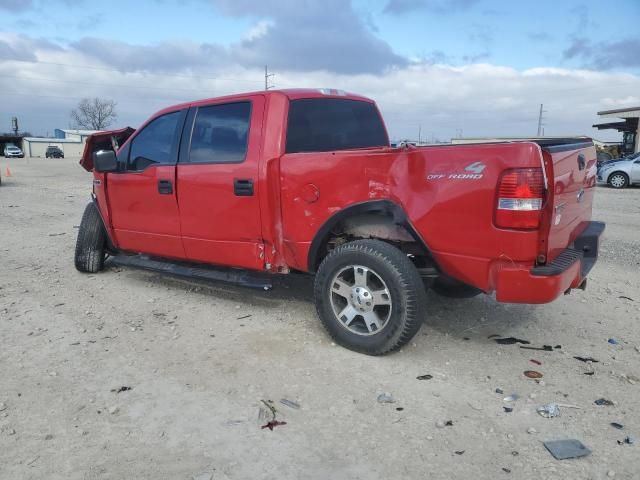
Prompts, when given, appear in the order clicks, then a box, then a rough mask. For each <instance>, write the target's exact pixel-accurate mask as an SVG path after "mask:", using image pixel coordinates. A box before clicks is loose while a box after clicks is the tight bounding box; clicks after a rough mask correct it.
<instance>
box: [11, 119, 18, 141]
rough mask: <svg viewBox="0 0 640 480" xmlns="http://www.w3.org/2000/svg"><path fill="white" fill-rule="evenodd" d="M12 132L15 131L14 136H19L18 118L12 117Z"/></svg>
mask: <svg viewBox="0 0 640 480" xmlns="http://www.w3.org/2000/svg"><path fill="white" fill-rule="evenodd" d="M11 130H13V134H14V135H15V136H16V137H17V136H18V117H11Z"/></svg>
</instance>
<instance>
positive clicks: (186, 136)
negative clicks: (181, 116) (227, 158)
mask: <svg viewBox="0 0 640 480" xmlns="http://www.w3.org/2000/svg"><path fill="white" fill-rule="evenodd" d="M236 103H248V104H249V123H248V127H247V144H246V147H245V151H244V157H242V160H239V161H237V162H216V161H210V162H191V161H190V160H189V155H190V154H191V138H192V136H193V129H194V128H195V124H196V119H197V118H198V110H199V109H201V108H208V107H219V106H224V105H233V104H236ZM253 107H254V105H253V100H252V99H250V98H247V99H239V100H233V101H231V102H223V103H210V104H208V105H198V106H197V107H191V108H189V113H188V114H187V118H186V121H185V123H184V128H183V130H182V139H181V141H180V154H179V156H178V163H179V164H180V165H181V166H185V165H239V164H241V163H244V162H245V161H246V160H247V157H248V155H249V146H250V138H251V124H252V123H253V115H254V108H253Z"/></svg>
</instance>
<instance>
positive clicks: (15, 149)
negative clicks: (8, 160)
mask: <svg viewBox="0 0 640 480" xmlns="http://www.w3.org/2000/svg"><path fill="white" fill-rule="evenodd" d="M7 150H13V151H17V150H20V149H19V148H18V147H7Z"/></svg>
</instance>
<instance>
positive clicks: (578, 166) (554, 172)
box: [536, 138, 597, 261]
mask: <svg viewBox="0 0 640 480" xmlns="http://www.w3.org/2000/svg"><path fill="white" fill-rule="evenodd" d="M536 143H538V145H540V147H541V148H542V154H543V158H544V162H545V169H546V174H547V178H548V182H549V184H548V185H549V186H548V189H549V200H550V201H549V202H548V203H547V207H546V209H545V212H544V217H545V218H544V220H545V227H546V229H545V230H543V234H544V233H547V235H546V237H547V238H546V239H547V247H546V251H547V261H552V260H554V259H555V258H556V257H557V256H558V255H559V254H560V253H561V252H562V251H563V250H564V249H565V248H567V247H568V246H569V245H571V244H572V243H573V241H574V239H575V238H576V237H577V236H578V235H579V234H580V233H581V232H582V231H583V230H584V229H585V228H586V226H587V223H588V222H589V221H590V220H591V208H592V202H593V194H594V192H595V185H596V174H597V167H596V150H595V147H594V146H593V142H592V141H591V139H589V138H574V139H562V140H539V141H536ZM545 227H543V228H545ZM542 240H544V238H543V239H542Z"/></svg>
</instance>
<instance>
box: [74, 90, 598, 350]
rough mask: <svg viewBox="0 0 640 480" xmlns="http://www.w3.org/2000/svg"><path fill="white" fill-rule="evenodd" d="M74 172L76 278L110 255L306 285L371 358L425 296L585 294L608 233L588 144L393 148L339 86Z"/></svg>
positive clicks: (130, 143)
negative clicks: (84, 176)
mask: <svg viewBox="0 0 640 480" xmlns="http://www.w3.org/2000/svg"><path fill="white" fill-rule="evenodd" d="M80 163H81V165H82V166H83V167H84V168H85V169H86V170H88V171H93V177H94V180H93V192H94V193H93V201H92V202H90V203H89V204H88V206H87V208H86V210H85V213H84V216H83V219H82V223H81V225H80V230H79V233H78V240H77V246H76V253H75V264H76V267H77V268H78V270H80V271H83V272H96V271H98V270H101V269H102V268H103V265H104V260H105V257H106V255H107V254H108V255H111V256H112V257H113V259H112V261H114V262H116V263H119V264H121V265H132V266H137V267H143V268H148V269H152V270H158V271H163V272H167V273H171V274H177V275H188V276H193V277H199V278H213V279H222V280H230V281H237V282H242V283H245V284H247V285H252V286H258V287H264V288H268V287H269V284H268V277H269V276H268V275H264V274H263V275H258V274H255V273H251V272H252V271H262V272H265V271H266V272H270V273H288V272H290V271H291V270H295V271H300V272H308V273H313V274H315V304H316V308H317V312H318V316H319V317H320V320H321V321H322V322H323V324H324V325H325V327H326V329H327V330H328V332H329V333H330V334H331V336H332V337H333V338H334V339H335V341H336V342H337V343H339V344H341V345H343V346H345V347H347V348H350V349H353V350H356V351H359V352H363V353H367V354H372V355H380V354H384V353H387V352H390V351H392V350H395V349H397V348H399V347H401V346H402V345H404V344H406V343H407V342H408V341H409V340H410V339H411V338H412V337H413V336H414V335H415V334H416V332H417V331H418V329H419V328H420V325H421V324H422V321H423V316H424V313H425V306H426V302H427V296H426V289H428V288H432V289H433V290H434V291H435V292H436V293H439V294H442V295H447V296H452V297H468V296H473V295H477V294H478V293H488V294H491V293H493V292H495V296H496V299H497V300H498V301H500V302H514V303H546V302H551V301H552V300H554V299H555V298H557V297H558V296H559V295H561V294H562V293H563V292H565V293H566V292H568V291H569V290H570V289H574V288H584V287H585V286H586V276H587V274H588V272H589V270H590V269H591V268H592V267H593V265H594V263H595V261H596V259H597V256H598V243H599V238H600V235H601V234H602V232H603V230H604V224H603V223H599V222H593V221H591V204H592V198H593V194H594V190H595V189H594V186H595V182H596V152H595V149H594V147H593V144H592V142H591V140H590V139H589V138H567V139H549V140H544V139H543V140H540V139H536V140H531V141H514V142H504V143H490V144H473V145H435V146H427V147H414V146H408V145H407V146H400V147H392V146H390V144H389V138H388V135H387V131H386V129H385V125H384V123H383V121H382V117H381V115H380V112H379V111H378V109H377V107H376V104H375V103H374V102H373V101H372V100H370V99H368V98H364V97H361V96H357V95H352V94H346V93H344V92H342V91H339V90H333V89H331V90H329V89H327V90H325V89H321V90H310V89H308V90H302V89H300V90H281V91H265V92H256V93H247V94H242V95H233V96H227V97H221V98H214V99H208V100H202V101H196V102H190V103H185V104H181V105H176V106H173V107H169V108H166V109H164V110H162V111H160V112H158V113H156V114H155V115H153V116H152V117H151V118H150V119H149V120H148V121H147V122H145V123H144V124H143V125H142V126H141V127H140V128H139V129H138V130H135V131H134V130H133V129H131V128H127V129H122V130H115V131H111V132H102V133H99V134H96V135H93V136H92V137H90V138H89V139H88V140H87V144H86V147H85V151H84V155H83V157H82V159H81V161H80ZM214 265H215V266H217V268H212V267H211V266H214ZM219 267H231V268H222V269H221V268H219Z"/></svg>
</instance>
